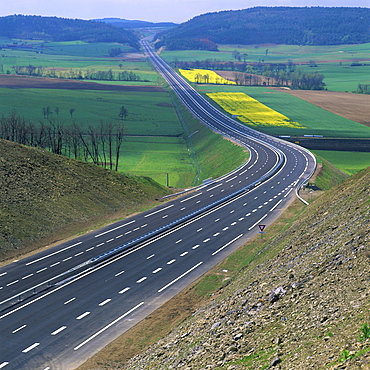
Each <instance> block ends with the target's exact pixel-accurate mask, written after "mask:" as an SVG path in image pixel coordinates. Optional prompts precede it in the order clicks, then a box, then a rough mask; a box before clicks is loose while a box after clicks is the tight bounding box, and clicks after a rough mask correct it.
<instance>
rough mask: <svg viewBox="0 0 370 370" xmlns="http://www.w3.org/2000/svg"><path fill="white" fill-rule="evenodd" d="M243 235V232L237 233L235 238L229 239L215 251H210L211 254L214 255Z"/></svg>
mask: <svg viewBox="0 0 370 370" xmlns="http://www.w3.org/2000/svg"><path fill="white" fill-rule="evenodd" d="M242 236H243V234H240V235H238V236H237V237H236V238H234V239H233V240H230V241H229V242H228V243H226V244H225V245H224V246H223V247H221V248H219V249H217V251H215V252H213V253H212V256H214V255H216V254H217V253H218V252H221V251H222V250H223V249H225V248H226V247H228V246H229V245H230V244H231V243H233V242H235V241H236V240H238V239H239V238H241V237H242Z"/></svg>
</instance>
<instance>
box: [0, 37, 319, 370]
mask: <svg viewBox="0 0 370 370" xmlns="http://www.w3.org/2000/svg"><path fill="white" fill-rule="evenodd" d="M143 46H144V48H145V49H146V52H147V53H148V55H149V56H150V58H151V60H152V61H153V63H154V64H155V66H156V67H157V68H158V70H159V71H160V72H161V73H162V75H163V76H164V77H165V78H166V80H167V81H168V83H169V84H170V86H171V87H172V88H173V89H174V90H175V92H176V93H177V94H178V96H179V98H180V99H181V100H182V101H183V103H184V104H185V105H186V106H187V107H188V108H189V109H190V110H191V111H192V112H193V114H194V115H196V116H197V117H198V118H199V119H201V120H202V121H203V122H204V123H205V124H207V125H209V126H210V127H211V128H212V129H214V130H215V131H218V132H221V133H222V134H223V135H225V136H227V137H229V138H232V139H233V140H235V141H238V142H239V143H240V144H242V145H244V146H245V147H247V148H248V149H249V150H250V153H251V155H250V158H249V160H248V162H247V163H245V164H244V165H243V166H241V167H240V168H238V169H236V170H235V171H233V172H232V173H230V174H228V175H226V176H224V177H222V178H220V179H216V180H212V181H210V182H209V183H207V184H204V185H202V186H199V187H197V188H194V189H192V190H190V191H188V192H186V193H184V194H183V195H182V196H180V197H174V198H169V199H168V200H167V201H166V202H165V203H163V204H162V205H161V206H159V207H156V208H154V209H151V210H148V211H146V212H144V213H141V214H138V215H136V216H134V217H131V218H128V219H125V220H123V221H120V222H117V223H115V224H112V225H110V226H107V227H105V228H103V229H100V230H96V231H94V232H91V233H89V234H86V235H83V236H81V237H79V238H77V239H75V240H71V241H69V242H67V243H63V244H61V245H59V246H57V247H54V248H51V249H48V250H46V251H44V252H41V253H38V254H36V255H33V256H31V257H28V258H25V259H23V260H20V261H17V262H14V263H12V264H10V265H8V266H5V267H3V268H1V269H0V338H1V346H2V348H1V351H0V369H3V368H4V369H6V370H9V369H17V370H18V369H32V370H33V369H44V370H45V369H73V368H76V367H77V366H78V365H80V364H81V363H83V362H84V361H85V360H86V359H88V358H89V357H91V356H92V355H93V354H94V353H96V352H97V351H98V350H100V349H101V348H103V347H104V346H105V345H107V344H108V343H109V342H111V341H112V340H113V339H114V338H116V337H117V336H119V335H120V334H122V333H123V332H125V331H126V330H128V329H129V328H130V327H132V326H133V325H135V324H136V323H137V322H139V321H140V320H142V319H143V318H144V317H145V316H147V315H148V314H150V313H151V312H153V311H154V310H155V309H156V308H157V307H159V306H160V305H161V304H163V303H164V302H166V301H167V300H168V299H170V298H171V297H173V296H174V295H175V294H177V293H178V292H179V291H180V290H181V289H183V288H184V287H186V286H187V285H189V284H190V283H191V282H192V281H194V280H195V279H197V278H198V277H200V276H202V275H203V274H204V273H205V272H207V271H208V270H209V269H210V268H211V267H213V266H215V265H216V264H217V263H219V262H220V261H221V260H223V259H224V258H225V257H226V256H227V255H229V254H230V253H231V252H232V251H235V250H236V249H237V248H238V247H240V246H241V245H242V244H243V243H245V242H246V241H247V240H249V239H250V238H251V237H253V236H255V235H257V234H258V232H259V231H260V229H259V225H262V224H263V225H267V226H266V227H268V225H269V224H271V223H272V222H273V221H274V219H276V218H277V217H278V216H279V214H280V213H281V211H282V209H283V208H284V207H286V206H287V204H289V202H291V201H292V199H293V198H294V197H295V196H296V195H295V193H296V189H297V188H299V187H300V186H301V184H302V183H303V182H304V181H305V180H307V178H308V177H309V176H310V175H311V174H312V172H313V170H314V168H315V160H314V158H313V156H312V155H311V154H310V153H309V152H307V151H306V150H304V149H303V148H300V147H298V146H295V145H294V144H291V143H286V142H283V141H281V140H278V139H275V138H272V137H269V136H267V135H264V134H261V133H259V132H257V131H254V130H251V129H249V128H247V127H245V126H243V125H241V124H240V123H237V122H235V121H233V120H232V119H230V118H228V117H226V116H225V115H223V114H222V113H221V112H219V111H218V110H217V109H215V108H214V107H213V106H212V105H210V104H209V103H208V102H207V101H206V100H205V99H203V98H202V97H201V96H200V95H199V94H198V93H197V92H196V91H194V90H193V89H192V88H191V87H190V86H189V85H188V84H187V83H186V82H185V81H184V80H183V79H182V78H181V77H179V76H178V75H177V74H176V73H175V72H174V71H172V70H171V69H170V68H169V67H168V66H167V65H166V64H165V63H164V62H163V61H162V60H161V59H160V58H158V57H157V56H156V54H155V53H153V52H152V50H151V49H150V47H149V45H148V44H147V43H146V42H145V41H144V42H143Z"/></svg>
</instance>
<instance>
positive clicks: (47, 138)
mask: <svg viewBox="0 0 370 370" xmlns="http://www.w3.org/2000/svg"><path fill="white" fill-rule="evenodd" d="M124 131H125V126H124V125H123V124H122V123H121V122H119V123H116V122H111V121H100V124H99V125H96V126H94V125H87V126H85V127H82V126H81V125H79V124H77V123H76V122H71V123H68V124H67V123H65V122H63V121H61V120H59V119H58V118H49V119H47V120H40V121H38V122H37V123H35V122H33V121H28V120H26V119H25V118H24V117H23V116H21V115H19V114H18V113H17V112H16V111H15V110H12V111H11V112H10V113H9V115H7V116H5V115H3V116H2V117H1V118H0V138H1V139H4V140H9V141H13V142H16V143H19V144H22V145H27V146H32V147H37V148H42V149H45V150H49V151H51V152H52V153H55V154H59V155H63V156H66V157H70V158H74V159H76V160H82V161H85V162H93V163H94V164H96V165H99V166H102V167H104V168H109V169H111V170H115V171H118V167H119V159H120V152H121V147H122V143H123V139H124Z"/></svg>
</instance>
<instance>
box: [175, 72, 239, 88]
mask: <svg viewBox="0 0 370 370" xmlns="http://www.w3.org/2000/svg"><path fill="white" fill-rule="evenodd" d="M179 71H180V73H181V74H182V75H183V76H184V77H185V78H187V79H188V80H189V81H191V82H196V83H203V84H218V85H235V82H234V81H229V80H226V79H224V78H223V77H221V76H219V75H218V74H217V73H216V72H214V71H209V70H207V69H179Z"/></svg>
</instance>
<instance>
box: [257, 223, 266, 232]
mask: <svg viewBox="0 0 370 370" xmlns="http://www.w3.org/2000/svg"><path fill="white" fill-rule="evenodd" d="M258 227H259V228H260V231H261V233H263V230H265V227H266V225H258Z"/></svg>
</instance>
